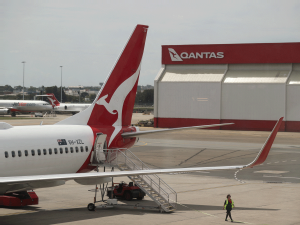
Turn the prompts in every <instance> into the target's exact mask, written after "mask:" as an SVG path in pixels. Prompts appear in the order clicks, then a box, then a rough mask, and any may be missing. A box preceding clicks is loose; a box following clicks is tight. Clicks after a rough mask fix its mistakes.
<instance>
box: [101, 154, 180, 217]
mask: <svg viewBox="0 0 300 225" xmlns="http://www.w3.org/2000/svg"><path fill="white" fill-rule="evenodd" d="M103 153H104V154H105V160H104V161H102V165H104V166H110V167H116V168H118V169H119V170H121V171H134V170H150V168H149V167H148V166H147V165H146V164H145V163H143V162H142V161H141V160H140V159H139V158H138V157H137V156H135V155H134V154H133V153H132V152H131V151H130V150H129V149H104V150H103ZM128 177H129V179H130V180H131V181H133V182H134V183H135V184H136V185H137V186H139V188H140V189H142V190H143V191H144V192H145V193H146V194H147V195H148V196H149V197H150V198H151V199H152V200H153V201H154V202H155V203H156V204H157V205H158V207H159V208H160V210H161V211H165V212H172V211H175V210H176V202H177V193H176V192H175V191H174V190H173V189H172V188H171V187H170V186H169V185H168V184H166V182H164V181H163V180H162V179H161V178H160V177H158V176H157V175H132V176H128Z"/></svg>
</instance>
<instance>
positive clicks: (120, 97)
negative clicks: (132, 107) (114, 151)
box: [96, 65, 141, 145]
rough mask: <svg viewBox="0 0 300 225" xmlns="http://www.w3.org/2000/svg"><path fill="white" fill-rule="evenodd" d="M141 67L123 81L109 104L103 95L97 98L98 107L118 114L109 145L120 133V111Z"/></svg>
mask: <svg viewBox="0 0 300 225" xmlns="http://www.w3.org/2000/svg"><path fill="white" fill-rule="evenodd" d="M140 69H141V65H140V66H139V68H138V69H137V71H136V72H135V73H134V74H133V75H132V76H131V77H129V78H128V79H127V80H125V81H124V82H123V83H122V84H121V85H120V86H119V87H118V88H117V89H116V91H115V92H114V93H113V96H112V97H111V99H110V101H109V103H108V102H107V101H106V98H107V97H108V95H104V96H102V97H100V98H99V100H98V101H97V102H96V104H98V105H103V106H104V107H105V108H106V110H107V111H108V112H109V113H110V114H114V115H115V114H118V119H117V120H116V121H115V122H114V124H112V126H113V127H114V128H115V130H114V132H113V134H112V135H111V137H110V140H109V144H108V145H110V143H111V142H112V141H113V140H114V138H115V137H116V135H117V134H118V133H119V132H120V130H121V128H122V110H123V105H124V101H125V99H126V97H127V96H128V94H129V93H130V91H131V90H132V89H133V87H134V85H135V83H136V81H137V79H138V77H139V74H140Z"/></svg>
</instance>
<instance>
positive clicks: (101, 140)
mask: <svg viewBox="0 0 300 225" xmlns="http://www.w3.org/2000/svg"><path fill="white" fill-rule="evenodd" d="M106 136H107V135H106V134H102V133H98V134H97V137H96V140H95V143H94V151H93V152H92V155H91V160H90V162H91V163H92V164H101V163H103V162H104V161H105V159H106V158H105V154H104V152H103V149H106V148H107V144H106Z"/></svg>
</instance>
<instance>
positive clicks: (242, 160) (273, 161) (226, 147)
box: [0, 114, 300, 225]
mask: <svg viewBox="0 0 300 225" xmlns="http://www.w3.org/2000/svg"><path fill="white" fill-rule="evenodd" d="M67 116H68V115H58V116H57V117H54V118H50V117H46V118H39V119H35V118H32V119H31V118H30V116H27V117H29V118H26V116H24V117H20V118H22V119H20V118H18V117H17V118H13V119H12V120H11V119H8V120H6V117H4V118H2V117H0V122H7V123H10V124H12V125H13V126H18V125H39V124H40V122H41V121H43V124H53V123H55V122H57V121H60V120H62V119H64V118H66V117H67ZM144 116H145V117H144ZM148 117H149V115H142V114H134V115H133V120H135V121H136V120H144V119H148ZM137 118H138V119H137ZM3 119H4V120H3ZM136 122H137V121H136ZM149 129H153V128H146V127H144V128H141V130H149ZM269 133H270V132H256V131H226V130H204V129H203V130H199V129H197V130H185V131H176V132H171V133H165V134H151V135H148V136H143V137H141V138H140V140H139V142H138V143H137V144H136V145H135V146H133V148H131V151H132V152H133V153H134V154H136V155H137V156H138V157H139V158H140V159H141V160H142V161H143V162H145V163H147V164H148V166H149V167H151V168H178V167H195V166H205V167H207V166H217V165H218V166H221V165H224V166H226V165H243V164H246V163H249V162H251V161H252V160H253V159H254V158H255V156H256V155H257V153H258V151H259V150H260V148H261V147H262V145H263V144H264V142H265V140H266V139H267V137H268V135H269ZM299 161H300V133H289V132H279V133H278V135H277V137H276V139H275V142H274V145H273V148H272V149H271V152H270V154H269V157H268V158H267V160H266V162H264V163H263V165H260V166H257V167H254V168H252V169H245V170H241V171H202V172H195V173H187V174H164V175H160V177H161V178H162V179H163V180H164V181H165V182H166V183H167V184H168V185H169V186H171V187H172V188H173V189H174V190H175V191H176V192H177V210H176V211H175V212H173V213H159V211H158V210H157V209H144V210H143V209H134V207H129V206H128V207H125V206H124V204H126V205H135V204H139V205H145V206H156V205H155V204H154V202H153V201H152V200H151V199H150V198H149V197H148V196H146V197H145V199H144V200H141V201H138V200H132V201H130V202H126V201H119V203H120V204H123V206H122V205H121V206H116V207H114V208H109V209H96V211H94V212H90V211H88V210H87V208H86V206H87V204H88V203H90V202H93V198H94V193H93V192H89V191H88V190H90V189H94V188H95V186H82V185H79V184H77V183H75V182H74V181H68V182H67V183H66V184H65V185H63V186H58V187H52V188H43V189H37V190H35V191H36V193H37V195H38V196H39V201H40V203H39V205H37V206H27V207H24V208H6V207H2V208H0V224H1V225H4V224H34V225H35V224H49V225H50V224H97V225H98V224H227V223H230V222H225V221H224V220H225V210H222V209H223V204H224V201H225V198H226V195H227V194H231V196H232V199H233V201H234V203H235V206H236V207H235V208H234V209H233V211H232V217H233V219H234V223H244V224H260V225H265V224H280V225H281V224H290V225H296V224H300V214H299V212H300V204H299V202H300V192H299V190H300V189H299V188H300V164H299ZM120 181H125V182H129V179H128V178H127V177H120V178H114V182H120Z"/></svg>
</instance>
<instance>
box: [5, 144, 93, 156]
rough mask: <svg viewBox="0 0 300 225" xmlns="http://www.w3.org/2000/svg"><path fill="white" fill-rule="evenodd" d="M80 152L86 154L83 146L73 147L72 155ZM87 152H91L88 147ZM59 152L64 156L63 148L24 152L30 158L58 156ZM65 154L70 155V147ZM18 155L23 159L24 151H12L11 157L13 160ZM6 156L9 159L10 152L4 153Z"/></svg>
mask: <svg viewBox="0 0 300 225" xmlns="http://www.w3.org/2000/svg"><path fill="white" fill-rule="evenodd" d="M79 151H80V152H84V148H83V146H80V148H79V147H77V146H76V147H75V149H74V148H73V147H70V153H73V152H79ZM85 151H86V152H88V151H89V148H88V146H85ZM58 152H59V153H60V154H63V153H64V149H63V148H59V149H57V148H54V149H53V151H52V148H49V149H48V151H47V149H45V148H44V149H43V151H42V150H41V149H38V150H36V151H35V150H31V151H28V150H24V155H25V156H28V155H29V154H30V153H31V155H32V156H35V155H36V154H37V155H42V154H43V155H47V154H49V155H52V153H53V154H55V155H56V154H58ZM65 153H66V154H67V153H69V148H68V147H65ZM17 154H18V156H19V157H21V156H22V151H21V150H19V151H11V156H12V157H13V158H14V157H16V155H17ZM4 155H5V158H8V157H9V154H8V152H4Z"/></svg>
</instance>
